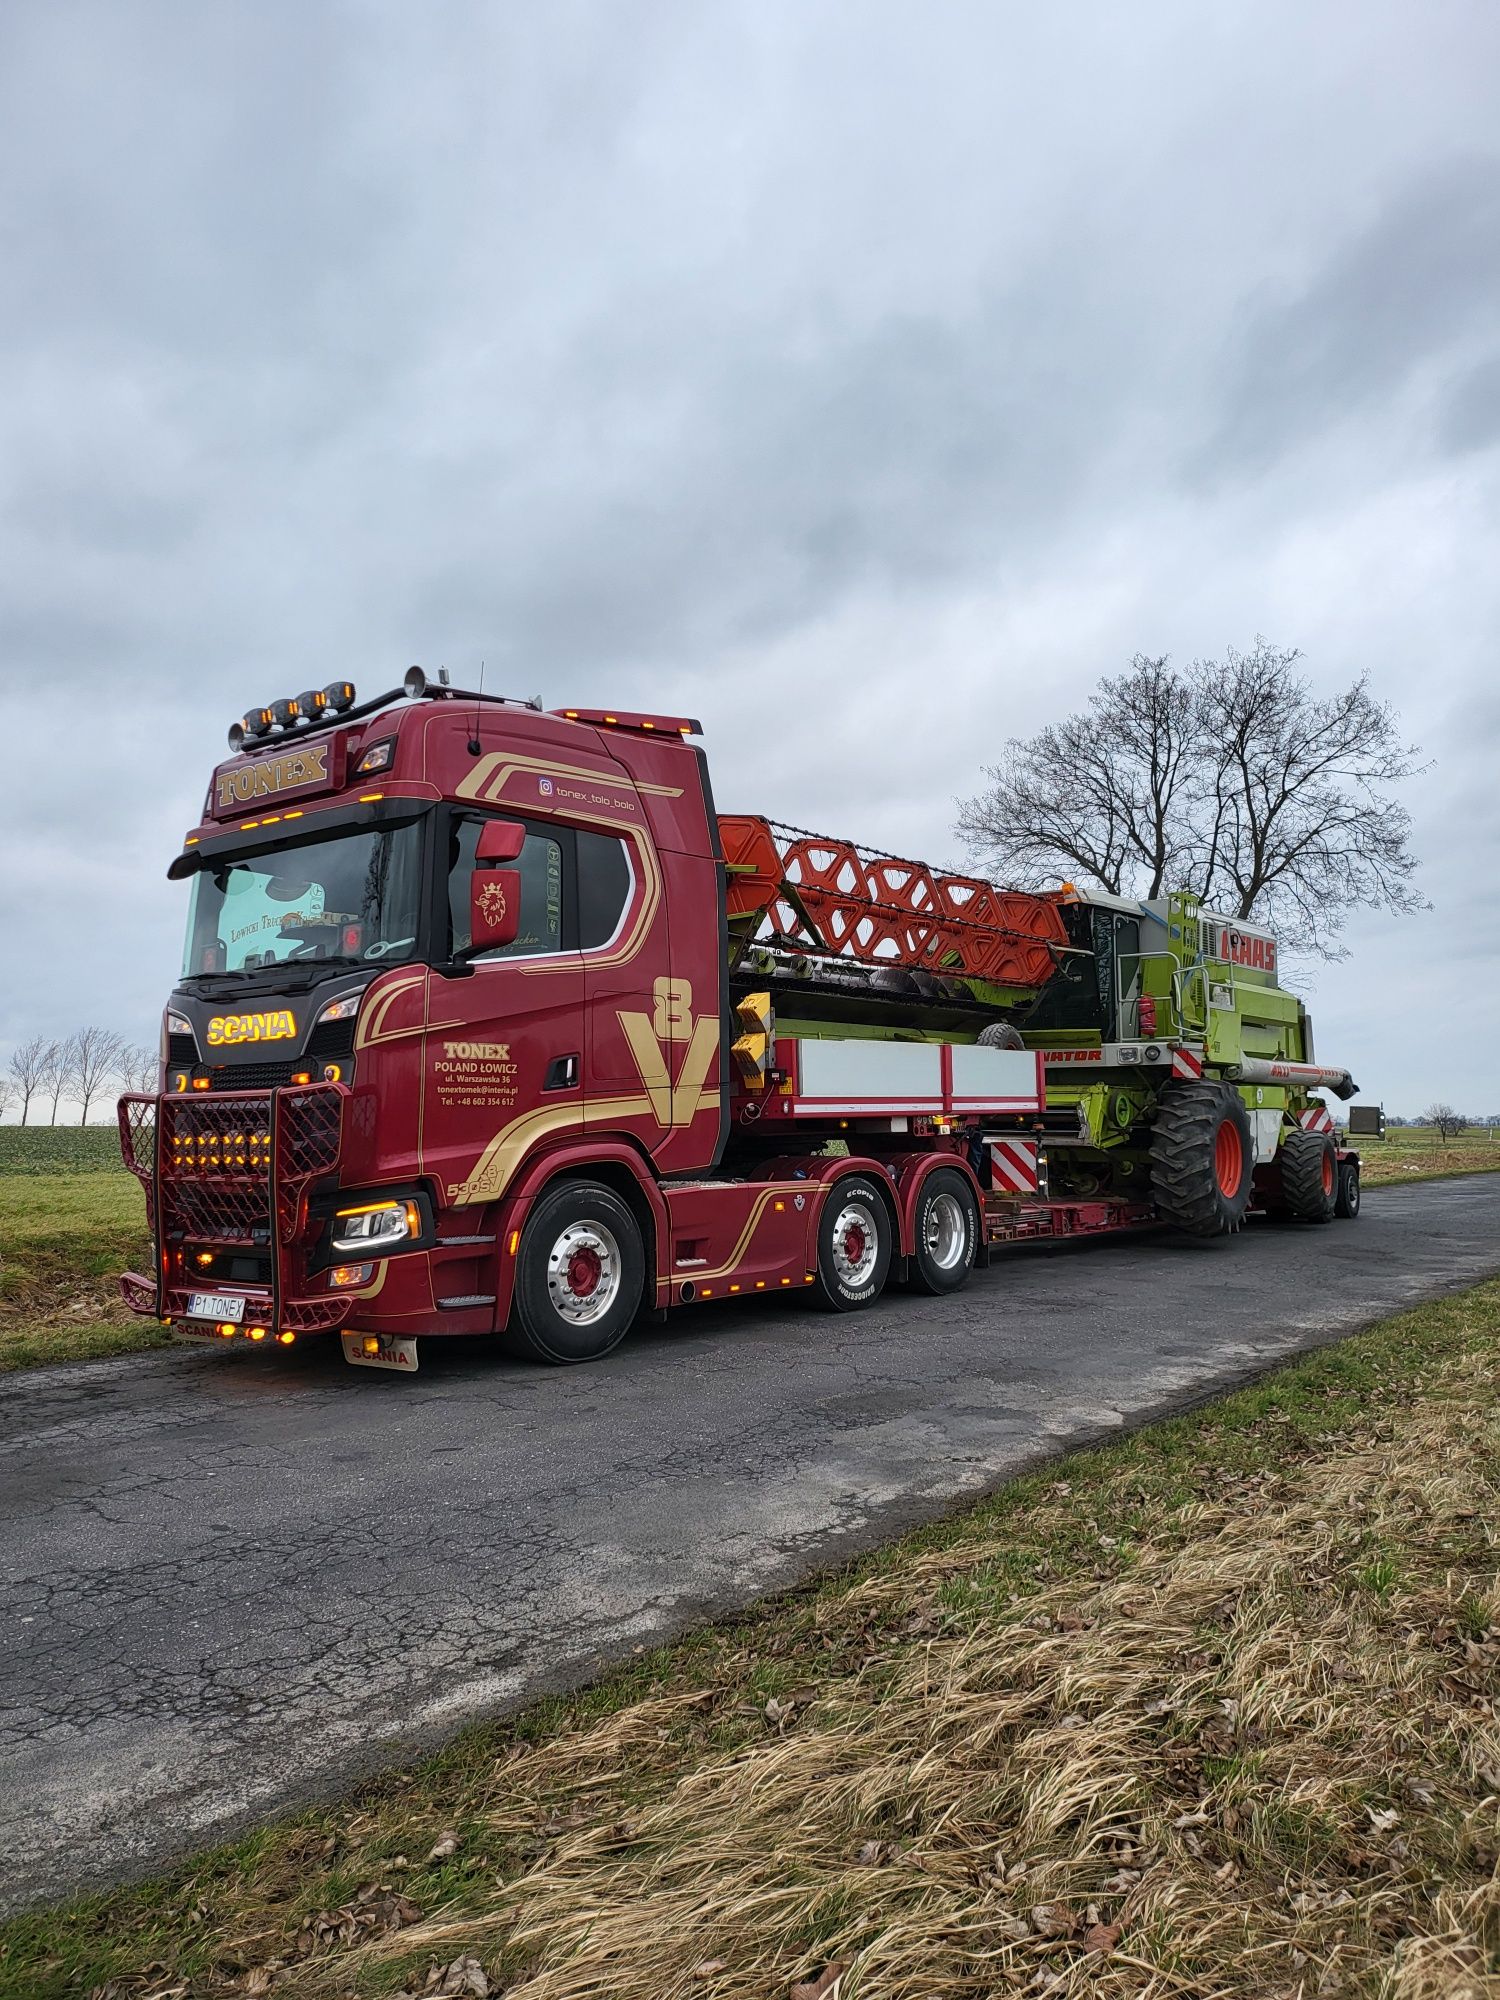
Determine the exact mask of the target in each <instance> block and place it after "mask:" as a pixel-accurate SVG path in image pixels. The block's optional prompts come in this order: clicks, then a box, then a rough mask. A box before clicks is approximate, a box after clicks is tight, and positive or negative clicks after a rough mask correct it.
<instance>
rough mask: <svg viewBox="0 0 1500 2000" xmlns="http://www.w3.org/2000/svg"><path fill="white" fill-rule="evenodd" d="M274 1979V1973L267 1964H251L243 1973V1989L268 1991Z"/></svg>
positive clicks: (255, 1991)
mask: <svg viewBox="0 0 1500 2000" xmlns="http://www.w3.org/2000/svg"><path fill="white" fill-rule="evenodd" d="M275 1980H276V1974H275V1973H274V1972H273V1971H272V1970H271V1968H270V1966H269V1965H256V1966H252V1967H251V1969H250V1970H249V1971H248V1972H247V1973H246V1974H245V1989H244V1990H245V1991H246V1992H247V1993H257V1994H258V1993H269V1992H270V1990H271V1988H272V1986H273V1985H274V1984H275Z"/></svg>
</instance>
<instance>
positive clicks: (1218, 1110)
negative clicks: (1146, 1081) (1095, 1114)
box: [1151, 1083, 1255, 1236]
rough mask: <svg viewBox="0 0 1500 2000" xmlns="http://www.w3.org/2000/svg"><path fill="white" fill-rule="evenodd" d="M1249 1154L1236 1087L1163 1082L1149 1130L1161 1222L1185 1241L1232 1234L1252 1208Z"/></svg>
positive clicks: (1252, 1166)
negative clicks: (1183, 1234) (1179, 1232)
mask: <svg viewBox="0 0 1500 2000" xmlns="http://www.w3.org/2000/svg"><path fill="white" fill-rule="evenodd" d="M1254 1170H1255V1149H1254V1146H1253V1145H1252V1143H1251V1139H1250V1114H1249V1113H1248V1112H1247V1111H1246V1109H1245V1106H1244V1102H1243V1100H1242V1099H1241V1097H1240V1094H1239V1092H1238V1091H1237V1090H1230V1089H1228V1088H1227V1087H1226V1086H1225V1085H1223V1084H1218V1083H1177V1084H1168V1086H1167V1088H1166V1089H1165V1090H1164V1091H1163V1092H1162V1094H1161V1098H1160V1101H1159V1103H1158V1106H1157V1112H1156V1123H1155V1125H1154V1127H1153V1128H1152V1133H1151V1199H1152V1202H1153V1203H1154V1204H1155V1207H1156V1212H1157V1214H1158V1215H1159V1216H1160V1217H1161V1219H1162V1221H1163V1222H1169V1223H1171V1225H1172V1226H1173V1228H1174V1229H1181V1230H1185V1231H1186V1232H1187V1234H1188V1235H1190V1236H1223V1235H1226V1234H1227V1233H1228V1232H1230V1231H1231V1230H1235V1229H1238V1228H1239V1226H1240V1223H1241V1222H1242V1221H1243V1220H1244V1215H1245V1210H1246V1209H1247V1208H1248V1207H1249V1205H1250V1182H1251V1176H1252V1174H1253V1173H1254Z"/></svg>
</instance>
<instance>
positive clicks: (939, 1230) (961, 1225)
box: [909, 1167, 979, 1294]
mask: <svg viewBox="0 0 1500 2000" xmlns="http://www.w3.org/2000/svg"><path fill="white" fill-rule="evenodd" d="M915 1234H916V1244H915V1247H914V1249H913V1251H912V1257H911V1264H910V1267H909V1283H910V1285H911V1288H912V1290H913V1291H914V1292H930V1293H933V1294H938V1293H941V1292H956V1291H958V1290H960V1289H961V1287H962V1286H964V1285H966V1284H967V1283H968V1282H969V1273H970V1272H971V1271H972V1270H973V1268H974V1257H975V1253H976V1252H977V1250H978V1248H979V1204H978V1202H977V1201H976V1200H975V1199H974V1190H973V1188H971V1187H970V1185H969V1183H968V1182H967V1181H966V1180H965V1179H964V1177H963V1175H962V1174H960V1173H955V1172H954V1170H953V1168H952V1167H938V1168H936V1169H935V1170H934V1171H933V1172H932V1173H930V1174H929V1175H928V1176H927V1178H926V1180H925V1181H923V1183H922V1186H921V1190H920V1192H919V1193H918V1195H917V1214H916V1232H915Z"/></svg>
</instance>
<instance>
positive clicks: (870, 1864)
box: [854, 1840, 890, 1868]
mask: <svg viewBox="0 0 1500 2000" xmlns="http://www.w3.org/2000/svg"><path fill="white" fill-rule="evenodd" d="M889 1852H890V1850H889V1848H888V1847H887V1846H886V1844H885V1842H884V1841H883V1840H867V1841H866V1842H865V1844H864V1846H863V1847H862V1848H861V1849H860V1850H859V1852H858V1854H856V1855H855V1857H854V1859H855V1861H856V1862H857V1863H858V1865H859V1866H860V1867H861V1868H878V1867H879V1866H880V1864H881V1862H882V1861H884V1859H885V1857H886V1855H887V1854H888V1853H889Z"/></svg>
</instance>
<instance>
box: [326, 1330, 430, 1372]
mask: <svg viewBox="0 0 1500 2000" xmlns="http://www.w3.org/2000/svg"><path fill="white" fill-rule="evenodd" d="M340 1338H341V1339H342V1341H343V1343H344V1359H345V1360H346V1361H352V1362H353V1363H354V1366H355V1367H356V1368H395V1369H398V1370H399V1371H400V1372H401V1374H403V1375H415V1373H416V1372H417V1343H416V1341H415V1340H414V1339H412V1338H410V1337H409V1336H403V1335H401V1334H396V1333H345V1334H342V1335H340Z"/></svg>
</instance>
